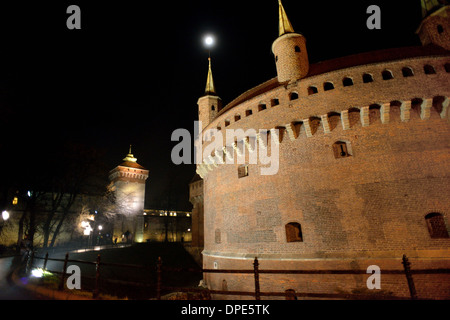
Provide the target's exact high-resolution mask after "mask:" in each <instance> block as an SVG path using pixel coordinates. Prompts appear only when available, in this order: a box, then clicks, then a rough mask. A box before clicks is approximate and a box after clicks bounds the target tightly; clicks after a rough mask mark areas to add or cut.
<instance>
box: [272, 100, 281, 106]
mask: <svg viewBox="0 0 450 320" xmlns="http://www.w3.org/2000/svg"><path fill="white" fill-rule="evenodd" d="M270 104H271V106H272V107H275V106H277V105H279V104H280V100H278V99H276V98H275V99H272V100H271V101H270Z"/></svg>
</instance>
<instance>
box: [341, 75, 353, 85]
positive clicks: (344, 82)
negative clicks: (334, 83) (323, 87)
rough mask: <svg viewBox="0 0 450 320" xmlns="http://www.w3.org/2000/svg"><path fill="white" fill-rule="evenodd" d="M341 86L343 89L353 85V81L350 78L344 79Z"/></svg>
mask: <svg viewBox="0 0 450 320" xmlns="http://www.w3.org/2000/svg"><path fill="white" fill-rule="evenodd" d="M342 84H343V85H344V87H349V86H352V85H353V79H352V78H349V77H345V78H344V79H343V80H342Z"/></svg>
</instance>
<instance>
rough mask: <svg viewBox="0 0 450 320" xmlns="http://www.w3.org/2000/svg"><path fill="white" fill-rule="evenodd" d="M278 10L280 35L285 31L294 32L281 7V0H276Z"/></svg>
mask: <svg viewBox="0 0 450 320" xmlns="http://www.w3.org/2000/svg"><path fill="white" fill-rule="evenodd" d="M278 11H279V15H280V22H279V32H280V37H281V36H282V35H283V34H285V33H290V32H294V28H293V27H292V24H291V22H290V21H289V19H288V17H287V14H286V11H285V10H284V8H283V4H282V3H281V0H278Z"/></svg>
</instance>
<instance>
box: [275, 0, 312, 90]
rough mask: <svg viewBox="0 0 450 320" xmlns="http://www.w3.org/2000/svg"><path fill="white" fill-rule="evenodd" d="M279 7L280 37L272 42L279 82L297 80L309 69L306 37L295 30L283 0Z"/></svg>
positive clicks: (279, 0)
mask: <svg viewBox="0 0 450 320" xmlns="http://www.w3.org/2000/svg"><path fill="white" fill-rule="evenodd" d="M278 8H279V9H278V10H279V16H280V18H279V37H278V39H276V40H275V41H274V43H273V44H272V52H273V54H274V55H275V63H276V66H277V74H278V82H286V81H295V80H298V79H301V78H304V77H305V76H306V75H307V74H308V71H309V60H308V52H307V51H306V39H305V37H304V36H302V35H301V34H299V33H296V32H294V28H293V27H292V24H291V22H290V21H289V19H288V17H287V14H286V11H285V10H284V7H283V4H282V3H281V0H278Z"/></svg>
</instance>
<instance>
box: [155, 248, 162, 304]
mask: <svg viewBox="0 0 450 320" xmlns="http://www.w3.org/2000/svg"><path fill="white" fill-rule="evenodd" d="M161 266H162V260H161V257H158V263H157V265H156V276H157V279H156V299H157V300H161Z"/></svg>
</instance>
